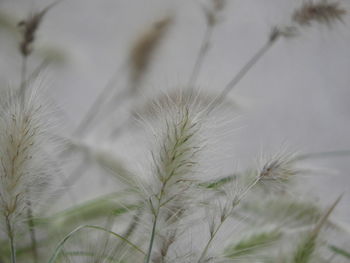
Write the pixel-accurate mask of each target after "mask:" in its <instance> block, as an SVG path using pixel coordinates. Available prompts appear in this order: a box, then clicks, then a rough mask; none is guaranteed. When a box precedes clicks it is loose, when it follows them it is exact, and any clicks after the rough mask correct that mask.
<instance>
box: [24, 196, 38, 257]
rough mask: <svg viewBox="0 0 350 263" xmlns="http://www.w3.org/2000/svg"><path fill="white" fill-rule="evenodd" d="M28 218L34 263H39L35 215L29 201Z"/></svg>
mask: <svg viewBox="0 0 350 263" xmlns="http://www.w3.org/2000/svg"><path fill="white" fill-rule="evenodd" d="M27 217H28V229H29V234H30V241H31V248H32V249H31V250H32V253H33V261H34V263H37V262H38V248H37V242H36V235H35V226H34V220H33V213H32V208H31V202H30V201H28V210H27Z"/></svg>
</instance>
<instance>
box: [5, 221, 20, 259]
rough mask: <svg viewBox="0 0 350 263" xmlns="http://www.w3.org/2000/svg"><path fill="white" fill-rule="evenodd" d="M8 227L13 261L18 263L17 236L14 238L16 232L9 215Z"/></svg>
mask: <svg viewBox="0 0 350 263" xmlns="http://www.w3.org/2000/svg"><path fill="white" fill-rule="evenodd" d="M6 228H7V235H8V237H9V242H10V251H11V263H16V262H17V261H16V247H15V238H14V232H13V228H12V226H11V222H10V219H9V216H6Z"/></svg>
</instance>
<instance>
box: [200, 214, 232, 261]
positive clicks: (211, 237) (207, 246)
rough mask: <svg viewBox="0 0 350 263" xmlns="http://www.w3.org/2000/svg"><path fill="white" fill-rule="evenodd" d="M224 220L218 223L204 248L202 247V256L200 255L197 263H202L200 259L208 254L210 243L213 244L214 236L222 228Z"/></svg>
mask: <svg viewBox="0 0 350 263" xmlns="http://www.w3.org/2000/svg"><path fill="white" fill-rule="evenodd" d="M225 220H226V218H224V220H222V221H221V222H220V224H219V225H218V227H217V228H216V229H215V231H214V233H213V234H211V236H210V238H209V240H208V242H207V244H206V246H205V247H204V249H203V251H202V254H201V255H200V257H199V259H198V263H200V262H201V261H202V259H203V258H204V257H205V256H206V254H207V252H208V249H209V247H210V245H211V243H212V242H213V240H214V238H215V236H216V234H217V233H218V232H219V230H220V228H221V227H222V225H223V224H224V222H225Z"/></svg>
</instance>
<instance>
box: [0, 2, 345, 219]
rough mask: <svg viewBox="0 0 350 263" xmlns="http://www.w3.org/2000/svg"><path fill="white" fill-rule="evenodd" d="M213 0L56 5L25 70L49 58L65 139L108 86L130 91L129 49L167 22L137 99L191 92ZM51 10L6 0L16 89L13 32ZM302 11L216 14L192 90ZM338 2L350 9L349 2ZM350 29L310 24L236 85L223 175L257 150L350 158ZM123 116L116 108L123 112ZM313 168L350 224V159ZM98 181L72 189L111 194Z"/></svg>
mask: <svg viewBox="0 0 350 263" xmlns="http://www.w3.org/2000/svg"><path fill="white" fill-rule="evenodd" d="M208 2H209V1H205V0H203V1H199V0H198V1H195V0H193V1H192V0H176V1H175V0H65V1H61V2H59V3H58V4H57V5H56V6H54V7H53V8H52V9H50V10H49V11H48V13H47V14H46V15H45V18H44V20H43V22H42V24H41V25H40V28H39V30H38V32H37V34H36V40H35V45H34V53H33V56H32V57H31V58H30V59H29V61H28V68H35V67H36V66H37V65H39V64H40V61H41V60H42V58H43V57H45V58H49V59H50V60H51V63H50V66H49V67H48V68H47V69H46V70H45V72H44V74H43V76H44V79H45V81H44V82H45V83H46V85H47V90H48V93H49V94H50V96H51V98H52V99H53V100H54V101H55V103H56V104H57V107H58V108H59V111H60V114H61V115H62V119H63V120H64V121H63V126H64V129H65V132H66V133H67V134H69V131H70V132H71V131H73V130H74V129H75V128H76V126H77V123H78V121H79V120H80V119H81V118H82V116H84V114H86V112H87V111H88V109H89V107H90V106H91V104H92V103H93V101H94V100H95V99H96V97H97V96H98V94H99V93H100V92H101V90H102V89H103V88H104V87H105V86H106V84H107V83H108V81H109V80H110V79H111V78H113V77H114V78H115V79H116V81H115V83H114V86H115V89H116V90H122V89H123V87H124V86H125V82H126V80H127V78H128V77H127V73H126V72H127V71H126V70H125V63H126V61H127V59H128V56H129V54H130V51H131V48H132V46H133V43H134V42H135V40H136V39H137V38H138V37H139V35H141V34H142V33H143V32H145V30H147V29H148V28H149V27H150V26H151V25H152V24H153V23H154V22H157V21H159V20H161V19H163V18H164V17H167V16H173V20H172V24H171V26H170V27H169V30H167V32H166V35H165V36H164V37H163V39H162V41H161V43H160V44H159V47H158V49H157V52H155V54H154V55H153V57H152V63H151V65H150V67H149V69H148V71H147V74H146V76H144V79H143V85H142V87H140V96H141V97H142V98H147V97H152V96H153V95H154V94H159V93H161V92H165V91H169V90H172V89H174V88H177V87H182V86H184V85H186V83H187V82H188V79H189V77H190V74H191V71H192V69H193V67H194V63H195V60H196V57H197V55H198V52H199V49H200V46H201V43H202V41H203V37H204V34H205V30H206V17H205V15H204V12H203V5H204V6H205V5H206V4H207V3H208ZM51 3H52V1H48V0H0V58H1V59H0V81H1V83H2V85H18V74H19V72H20V67H21V56H20V55H19V53H18V51H17V49H18V34H17V33H16V31H17V28H16V24H17V23H18V22H19V21H21V20H22V19H23V18H27V17H28V15H30V14H32V13H35V12H37V11H38V10H39V11H40V10H42V9H43V8H45V7H46V6H48V5H49V4H51ZM301 3H302V1H299V0H297V1H294V0H293V1H292V0H265V1H261V0H228V1H227V5H226V6H225V8H224V9H223V10H221V11H220V16H219V18H220V19H219V22H218V23H217V25H216V26H215V30H214V31H213V35H212V39H211V41H210V46H209V49H208V53H207V56H206V57H205V60H204V62H203V67H202V68H201V71H200V73H199V75H198V80H197V83H196V86H198V87H199V88H200V89H201V90H206V91H210V92H212V93H218V92H220V91H221V90H222V89H223V88H224V87H225V85H226V84H227V82H229V81H230V80H231V79H232V78H233V76H234V75H235V74H236V73H237V72H238V71H239V70H240V68H241V67H242V66H243V65H244V64H245V63H246V62H247V61H248V60H249V59H250V58H251V57H252V55H253V54H254V53H255V52H256V51H257V50H258V49H259V48H260V47H261V46H262V45H264V43H265V42H266V41H267V39H268V37H269V34H270V32H271V29H272V28H273V27H274V26H283V25H286V24H288V23H289V21H290V17H291V14H292V13H293V11H294V10H295V8H296V7H298V6H300V4H301ZM342 5H343V6H344V7H345V8H347V9H348V10H350V2H349V1H348V0H344V1H342ZM349 26H350V16H349V15H347V16H345V18H344V19H343V21H342V22H341V21H339V22H336V23H334V24H332V25H330V26H327V25H314V26H307V27H304V28H303V29H302V30H301V31H300V32H299V33H298V35H297V36H295V37H292V38H281V39H279V40H278V41H277V42H276V43H275V45H274V46H273V47H272V48H271V49H270V50H269V51H268V53H266V55H265V56H264V57H263V58H262V59H261V60H260V61H259V62H258V63H257V64H256V65H255V66H254V67H253V68H252V69H251V70H250V71H249V73H248V74H247V75H246V76H245V77H244V78H243V79H242V81H241V82H240V83H239V84H238V85H237V86H236V87H235V89H234V90H233V91H232V92H231V93H230V94H229V98H230V99H231V100H232V101H233V102H234V103H235V105H236V106H237V113H236V114H235V116H232V117H234V121H233V122H230V128H229V129H228V130H227V131H226V132H225V134H229V135H225V142H224V143H225V146H227V147H228V148H230V151H227V153H225V158H226V160H227V161H226V162H225V165H226V167H222V168H221V169H222V171H223V173H224V172H226V171H229V170H231V169H238V170H239V169H244V168H246V167H247V166H249V165H251V164H252V163H254V161H255V160H256V158H257V157H259V155H260V153H261V152H263V153H264V152H266V153H269V152H273V151H276V149H277V150H278V149H279V148H281V147H283V145H288V146H290V148H291V149H293V150H296V151H298V152H302V153H316V152H327V151H349V150H350V118H349V114H350V86H349V83H350V74H349V69H350V50H349V47H350V30H349ZM116 72H117V73H116ZM118 103H119V102H118ZM126 112H127V109H124V108H122V109H120V114H121V115H123V114H124V113H125V114H127V113H126ZM113 121H116V120H115V119H114V120H113ZM67 131H68V132H67ZM129 143H132V142H130V139H129V140H127V139H125V140H124V141H123V142H121V143H119V144H118V145H119V146H118V147H120V149H119V150H120V152H121V153H128V152H130V151H131V150H130V149H133V148H129ZM101 144H103V140H102V142H101ZM132 156H133V155H132V154H131V156H129V157H128V158H129V159H132V158H133V157H132ZM307 165H308V166H309V167H310V168H313V171H314V172H313V175H312V176H308V177H305V178H304V180H305V183H303V188H305V189H304V191H307V192H311V193H312V195H314V196H315V197H317V198H319V199H320V200H321V201H322V202H324V203H325V204H330V203H331V202H333V200H335V199H336V198H337V197H338V196H339V195H340V194H342V193H344V197H343V200H342V201H341V203H340V204H339V207H338V209H337V210H336V211H335V214H336V215H337V216H338V217H339V218H340V219H342V220H344V221H347V222H350V209H349V203H350V155H341V154H333V155H332V154H331V155H325V157H324V158H312V159H310V160H308V162H307ZM94 180H95V179H93V178H90V179H88V177H85V179H84V180H80V181H79V182H77V183H76V184H75V185H74V188H73V189H75V190H74V191H76V192H79V191H82V189H84V191H86V189H89V191H86V194H87V195H89V194H90V195H94V194H97V192H98V191H99V190H96V189H100V190H101V189H105V188H106V187H108V186H106V184H105V183H103V182H102V183H101V182H100V183H99V184H98V185H100V188H98V187H96V185H95V184H94ZM86 187H88V188H86ZM109 187H110V186H109ZM310 190H311V191H310ZM74 191H73V192H74Z"/></svg>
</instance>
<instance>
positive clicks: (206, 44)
mask: <svg viewBox="0 0 350 263" xmlns="http://www.w3.org/2000/svg"><path fill="white" fill-rule="evenodd" d="M213 31H214V26H213V25H212V24H209V25H208V26H207V28H206V31H205V34H204V37H203V40H202V43H201V47H200V49H199V52H198V55H197V58H196V62H195V64H194V67H193V70H192V73H191V75H190V79H189V81H188V86H189V87H190V88H193V86H194V85H195V84H196V81H197V79H198V75H199V72H200V70H201V68H202V65H203V61H204V59H205V58H206V55H207V53H208V48H209V43H210V39H211V37H212V35H213Z"/></svg>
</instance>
